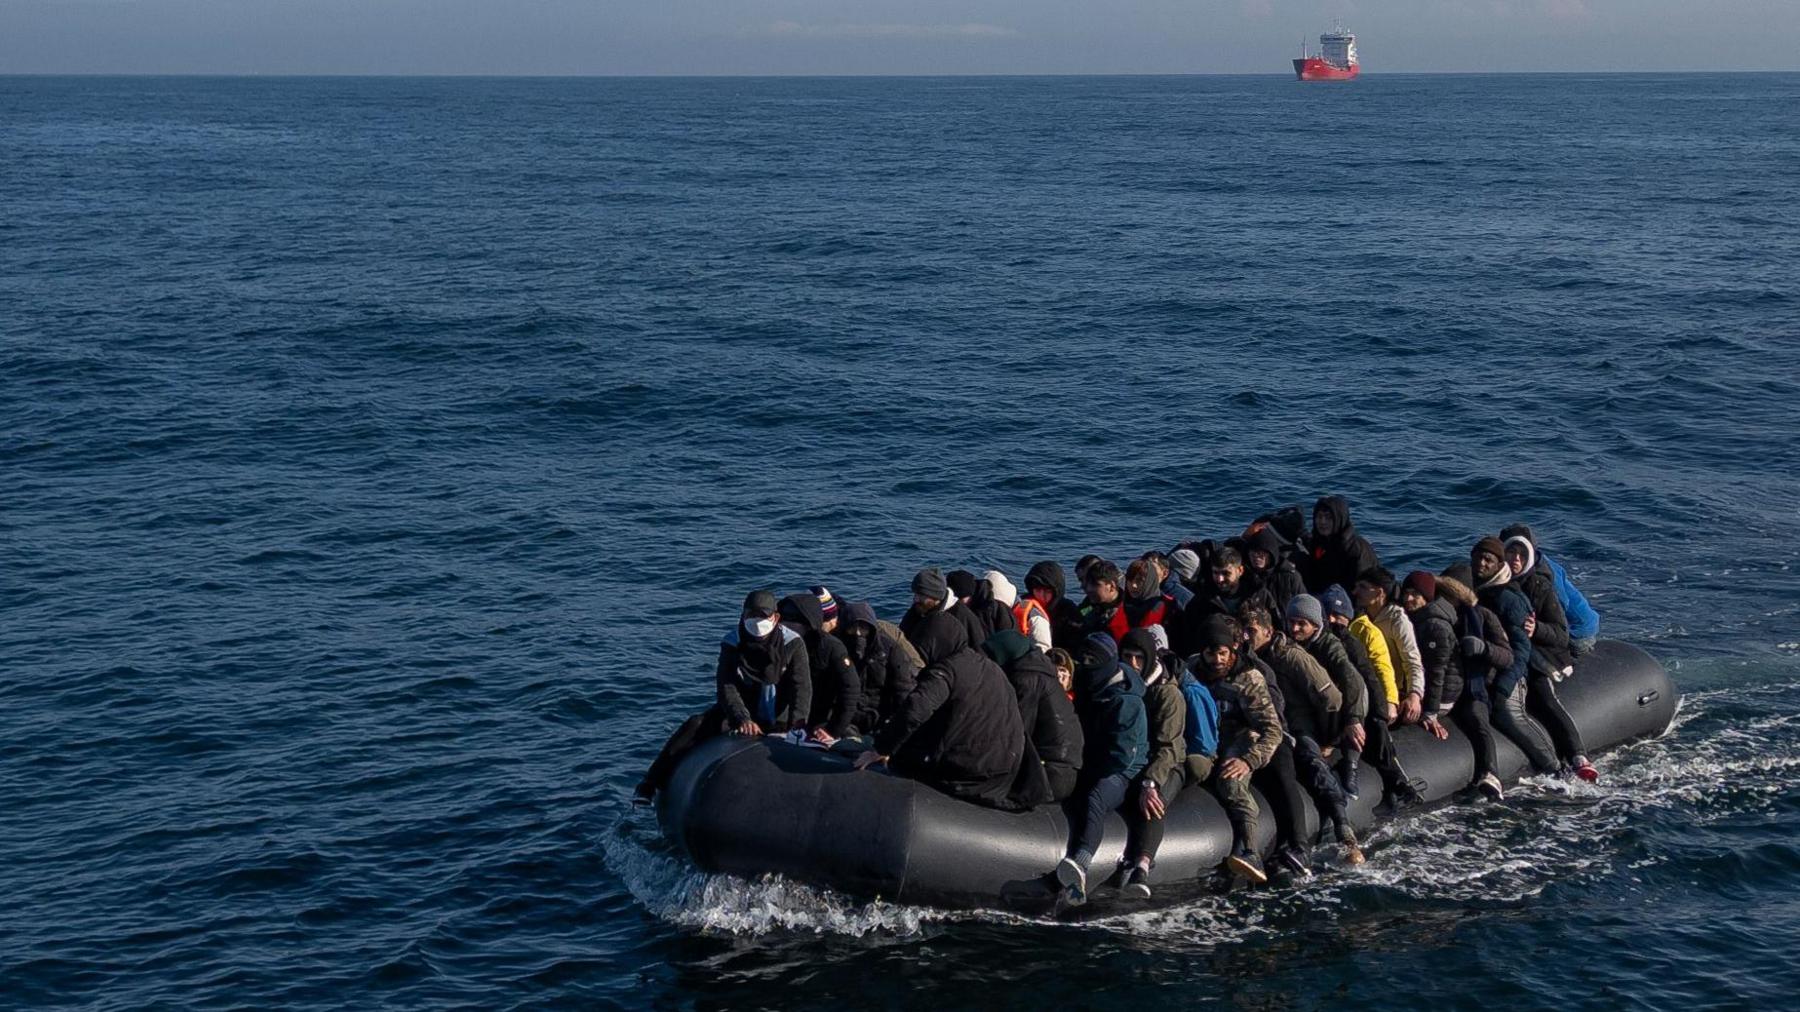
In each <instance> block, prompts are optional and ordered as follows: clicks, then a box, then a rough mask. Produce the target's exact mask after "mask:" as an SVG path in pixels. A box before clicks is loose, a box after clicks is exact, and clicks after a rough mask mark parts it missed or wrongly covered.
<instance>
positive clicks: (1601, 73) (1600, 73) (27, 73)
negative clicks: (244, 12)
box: [0, 69, 1800, 84]
mask: <svg viewBox="0 0 1800 1012" xmlns="http://www.w3.org/2000/svg"><path fill="white" fill-rule="evenodd" d="M1700 74H1710V75H1723V74H1742V75H1746V76H1748V75H1767V74H1800V69H1793V70H1692V69H1689V70H1383V71H1373V72H1371V71H1366V70H1365V71H1363V72H1362V73H1361V74H1359V75H1358V79H1361V78H1365V77H1556V76H1584V77H1626V76H1632V75H1658V76H1681V75H1700ZM1293 76H1294V72H1293V71H1292V70H1281V71H1266V70H1257V71H1229V70H1217V71H1196V70H1177V71H1161V70H1143V71H1135V70H1121V71H1102V72H1092V71H1043V72H1037V73H1019V72H1008V71H994V72H991V73H960V74H931V73H905V72H903V73H890V74H730V73H726V74H675V73H670V74H660V73H656V74H557V73H547V74H517V73H480V72H463V71H446V72H433V73H401V72H386V71H377V72H355V73H351V72H338V71H322V72H270V73H256V72H252V73H245V72H242V71H110V70H100V71H85V70H74V71H42V70H22V71H0V78H9V77H160V78H176V77H230V78H370V77H373V78H394V79H408V78H411V79H417V78H470V79H489V80H508V79H514V80H639V79H642V80H690V81H693V80H698V81H720V80H766V81H779V80H857V79H867V80H882V79H892V78H921V79H924V78H990V77H1007V78H1015V77H1016V78H1033V77H1285V78H1291V77H1293ZM1307 83H1313V84H1353V83H1354V82H1352V81H1325V82H1317V81H1315V82H1307Z"/></svg>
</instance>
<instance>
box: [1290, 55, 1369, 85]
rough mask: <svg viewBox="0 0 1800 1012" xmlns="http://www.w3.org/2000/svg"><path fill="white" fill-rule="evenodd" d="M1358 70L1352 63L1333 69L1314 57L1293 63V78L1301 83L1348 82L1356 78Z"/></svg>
mask: <svg viewBox="0 0 1800 1012" xmlns="http://www.w3.org/2000/svg"><path fill="white" fill-rule="evenodd" d="M1358 69H1360V68H1359V66H1358V65H1357V64H1354V63H1352V64H1351V65H1349V66H1348V67H1334V66H1332V65H1331V64H1329V63H1326V62H1325V61H1324V60H1321V59H1319V58H1318V57H1316V56H1313V57H1308V58H1307V59H1304V60H1295V61H1294V76H1295V77H1297V78H1299V79H1300V80H1302V81H1348V80H1351V79H1352V78H1354V77H1355V76H1356V72H1357V70H1358Z"/></svg>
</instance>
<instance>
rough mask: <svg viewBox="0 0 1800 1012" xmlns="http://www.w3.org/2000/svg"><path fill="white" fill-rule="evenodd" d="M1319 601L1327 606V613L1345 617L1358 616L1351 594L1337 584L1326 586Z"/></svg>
mask: <svg viewBox="0 0 1800 1012" xmlns="http://www.w3.org/2000/svg"><path fill="white" fill-rule="evenodd" d="M1319 603H1320V604H1322V605H1324V606H1325V614H1327V615H1342V616H1343V617H1344V618H1349V619H1353V618H1355V617H1356V606H1355V605H1352V604H1351V603H1350V594H1349V592H1348V591H1346V590H1344V588H1342V587H1340V586H1338V585H1337V584H1335V583H1334V584H1332V585H1331V586H1329V587H1326V588H1325V593H1323V594H1320V595H1319Z"/></svg>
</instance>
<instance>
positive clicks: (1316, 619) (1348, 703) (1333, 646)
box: [1287, 594, 1369, 799]
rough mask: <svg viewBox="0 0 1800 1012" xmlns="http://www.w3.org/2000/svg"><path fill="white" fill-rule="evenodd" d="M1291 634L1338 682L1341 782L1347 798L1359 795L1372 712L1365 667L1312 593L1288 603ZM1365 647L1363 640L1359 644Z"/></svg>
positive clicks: (1335, 681) (1338, 749)
mask: <svg viewBox="0 0 1800 1012" xmlns="http://www.w3.org/2000/svg"><path fill="white" fill-rule="evenodd" d="M1287 624H1288V635H1289V636H1291V637H1293V640H1294V642H1295V643H1298V644H1300V647H1301V649H1303V650H1305V651H1306V652H1307V654H1309V655H1310V656H1311V657H1312V659H1313V660H1315V661H1317V662H1318V663H1319V667H1321V668H1324V669H1325V674H1326V675H1328V676H1330V678H1331V684H1333V685H1335V686H1337V689H1338V693H1339V694H1340V695H1341V696H1343V699H1344V705H1343V707H1342V708H1341V709H1340V710H1339V711H1338V727H1337V730H1336V733H1335V736H1334V740H1335V742H1336V745H1337V751H1338V760H1337V763H1336V766H1335V768H1336V771H1337V775H1338V784H1339V786H1341V787H1342V788H1343V791H1344V795H1345V797H1346V799H1348V798H1353V797H1355V796H1356V770H1357V767H1358V766H1359V765H1360V764H1361V762H1362V750H1363V746H1364V745H1365V744H1366V743H1367V742H1368V731H1367V729H1366V728H1365V727H1364V723H1365V722H1366V721H1367V719H1368V716H1369V686H1368V680H1367V679H1365V678H1364V677H1363V673H1362V670H1361V669H1360V668H1358V667H1357V666H1356V662H1354V661H1352V660H1351V659H1350V653H1349V651H1347V650H1345V649H1344V643H1343V641H1341V640H1339V639H1338V638H1337V637H1336V636H1335V635H1333V634H1332V633H1331V631H1330V628H1329V625H1328V623H1327V622H1326V620H1325V609H1324V607H1323V606H1322V605H1321V604H1320V603H1319V599H1318V598H1316V597H1314V596H1312V595H1311V594H1296V595H1295V596H1294V599H1293V600H1292V601H1289V602H1288V606H1287ZM1356 645H1357V647H1358V648H1361V646H1362V644H1361V643H1357V644H1356Z"/></svg>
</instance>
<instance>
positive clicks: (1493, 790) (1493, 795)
mask: <svg viewBox="0 0 1800 1012" xmlns="http://www.w3.org/2000/svg"><path fill="white" fill-rule="evenodd" d="M1475 789H1476V790H1479V791H1480V792H1481V793H1483V794H1485V795H1487V796H1488V799H1489V800H1491V801H1504V800H1505V799H1506V792H1505V791H1504V790H1501V788H1500V778H1499V777H1497V776H1495V775H1493V774H1492V773H1483V774H1482V775H1481V779H1480V780H1479V781H1477V782H1476V784H1475Z"/></svg>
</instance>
